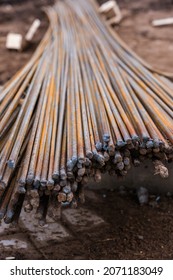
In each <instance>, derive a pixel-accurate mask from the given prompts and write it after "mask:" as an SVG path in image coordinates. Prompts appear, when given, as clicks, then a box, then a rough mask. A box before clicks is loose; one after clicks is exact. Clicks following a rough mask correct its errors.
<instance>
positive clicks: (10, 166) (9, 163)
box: [7, 159, 16, 169]
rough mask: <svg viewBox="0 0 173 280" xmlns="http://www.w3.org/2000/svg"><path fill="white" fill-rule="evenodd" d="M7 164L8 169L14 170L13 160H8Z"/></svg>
mask: <svg viewBox="0 0 173 280" xmlns="http://www.w3.org/2000/svg"><path fill="white" fill-rule="evenodd" d="M7 164H8V167H9V168H10V169H14V168H15V166H16V165H15V161H14V160H13V159H9V160H8V162H7Z"/></svg>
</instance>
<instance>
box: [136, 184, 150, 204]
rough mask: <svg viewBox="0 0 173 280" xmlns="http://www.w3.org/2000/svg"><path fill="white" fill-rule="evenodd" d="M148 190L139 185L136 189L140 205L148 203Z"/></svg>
mask: <svg viewBox="0 0 173 280" xmlns="http://www.w3.org/2000/svg"><path fill="white" fill-rule="evenodd" d="M148 196H149V194H148V190H147V189H146V188H144V187H139V188H138V189H137V197H138V200H139V203H140V204H141V205H143V204H147V203H148Z"/></svg>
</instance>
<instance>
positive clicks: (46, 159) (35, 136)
mask: <svg viewBox="0 0 173 280" xmlns="http://www.w3.org/2000/svg"><path fill="white" fill-rule="evenodd" d="M97 10H98V7H97V5H96V3H95V2H94V1H93V0H89V1H85V0H75V1H74V0H64V1H57V3H56V4H55V5H54V6H53V7H50V8H48V9H46V13H47V15H48V18H49V20H50V26H49V29H48V31H47V33H46V34H45V36H44V38H43V40H42V41H41V43H40V45H39V46H38V48H37V50H36V51H35V53H34V55H33V57H32V58H31V59H30V61H29V62H28V63H27V64H26V65H25V66H24V67H23V68H22V69H21V70H20V71H19V72H18V73H17V74H16V75H15V76H14V77H12V79H11V80H10V81H8V82H7V83H6V84H5V85H4V87H3V89H1V91H0V218H1V219H3V218H4V220H5V222H6V223H10V222H12V221H15V220H17V219H18V217H19V214H20V211H21V209H22V206H23V207H24V209H25V211H27V212H30V211H31V210H33V209H36V214H35V215H37V216H38V218H39V219H41V220H42V221H44V219H45V217H46V213H47V212H48V213H49V214H50V215H52V213H53V212H54V213H55V212H56V209H58V208H59V206H60V205H61V204H70V205H71V206H73V207H75V206H76V205H77V201H78V200H81V201H83V200H84V195H83V186H84V185H85V184H86V183H87V182H88V179H89V178H90V177H94V179H95V181H96V182H99V181H100V180H101V174H102V173H106V172H108V173H109V174H110V175H116V176H117V177H121V176H124V175H126V174H127V171H128V170H129V169H130V167H131V165H132V164H134V165H135V166H138V165H139V164H140V162H141V161H143V160H144V159H147V158H150V159H151V160H152V161H153V162H154V167H155V168H156V169H157V172H158V170H161V168H160V169H159V166H160V167H162V163H161V161H162V160H166V161H168V162H171V161H172V159H173V110H172V109H173V89H172V83H171V82H170V81H168V80H167V79H165V78H164V77H162V76H161V75H160V74H158V73H156V71H154V70H153V71H152V69H151V68H149V67H148V66H147V65H146V64H145V63H143V62H142V60H140V58H138V57H137V56H136V55H135V54H134V53H133V52H132V51H130V50H129V49H128V47H127V46H126V45H125V44H124V43H123V42H122V41H121V39H120V38H119V37H118V35H117V34H116V33H114V32H113V31H112V30H111V29H110V28H109V27H108V26H107V25H106V23H104V21H103V20H102V19H101V18H100V17H99V15H98V13H97ZM163 167H164V165H163ZM159 172H161V171H159ZM163 177H164V175H163Z"/></svg>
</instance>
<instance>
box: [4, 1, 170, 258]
mask: <svg viewBox="0 0 173 280" xmlns="http://www.w3.org/2000/svg"><path fill="white" fill-rule="evenodd" d="M52 2H53V1H52V0H30V1H29V0H28V1H26V0H25V1H22V0H20V1H16V0H15V1H14V0H11V1H7V0H0V4H1V5H0V85H2V84H3V83H4V82H6V81H7V80H8V79H9V78H10V77H11V76H12V75H13V74H14V73H16V71H17V70H18V69H19V68H20V67H21V66H22V65H23V64H24V63H25V62H26V61H27V60H28V59H29V58H30V57H31V55H32V53H33V51H34V49H35V48H36V46H37V44H38V42H39V41H40V39H41V37H42V35H43V34H44V32H45V30H46V28H47V25H48V22H47V19H46V17H45V16H44V13H43V12H42V11H41V8H42V6H45V5H47V4H51V3H52ZM100 2H104V1H100ZM118 2H119V4H120V7H121V10H122V13H123V20H122V22H121V24H120V25H119V26H116V27H115V30H116V31H117V32H118V34H119V35H120V36H121V38H123V39H124V41H125V42H126V43H127V44H128V45H129V46H131V48H132V49H133V50H134V51H136V52H137V53H138V54H139V55H140V56H141V57H142V58H143V59H144V60H146V61H147V62H149V63H150V64H152V65H153V66H157V68H159V69H160V70H165V71H169V72H173V59H172V58H173V28H172V26H169V27H168V26H166V27H162V28H154V27H152V25H151V21H152V20H153V19H159V18H164V17H170V16H172V14H173V1H171V0H165V1H162V0H144V1H139V0H121V1H120V0H119V1H118ZM36 17H38V18H40V19H41V22H42V23H41V28H40V30H39V32H38V33H37V35H36V37H35V39H34V42H33V44H32V46H31V47H30V48H29V49H27V50H26V51H25V52H22V53H18V52H12V51H11V52H10V51H7V50H6V49H5V40H6V35H7V33H8V32H10V31H12V32H19V33H22V34H24V33H25V32H26V31H27V30H28V28H29V26H30V24H31V23H32V21H33V20H34V18H36ZM115 184H116V182H115ZM94 193H96V194H97V196H99V197H100V199H99V200H98V201H97V202H96V201H95V200H90V199H89V198H87V200H86V205H87V207H88V208H89V209H91V210H93V211H94V212H96V213H97V214H98V215H99V216H100V217H102V218H103V219H104V221H106V226H103V227H100V228H99V229H98V228H97V229H96V230H93V231H83V232H82V233H80V234H79V235H78V236H77V238H78V239H79V242H80V244H82V251H83V252H84V255H85V257H86V258H88V259H172V258H173V200H172V196H170V197H166V196H165V195H161V196H160V198H159V199H158V202H156V200H157V198H158V195H159V194H156V196H152V195H151V197H150V204H149V205H146V206H143V207H141V206H140V205H139V203H138V201H137V198H136V194H135V193H134V192H132V191H125V192H120V191H119V190H114V191H113V190H97V191H93V194H94ZM80 246H81V245H79V243H78V242H77V241H75V242H71V243H63V244H59V245H58V250H59V255H58V256H57V255H56V258H58V259H75V258H76V257H75V255H76V252H77V251H79V252H80V251H81V247H80ZM14 253H15V252H14ZM0 255H1V256H0V258H1V259H2V258H3V252H0ZM32 257H34V256H32V254H30V258H32ZM18 258H23V256H18ZM50 258H55V256H54V255H52V254H50ZM78 258H79V259H80V253H78Z"/></svg>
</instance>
